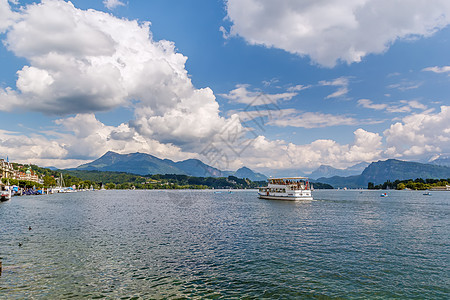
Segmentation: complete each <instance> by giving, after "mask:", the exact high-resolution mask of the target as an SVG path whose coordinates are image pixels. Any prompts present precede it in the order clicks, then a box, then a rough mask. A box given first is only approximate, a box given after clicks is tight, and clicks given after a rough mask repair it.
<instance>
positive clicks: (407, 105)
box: [386, 100, 427, 113]
mask: <svg viewBox="0 0 450 300" xmlns="http://www.w3.org/2000/svg"><path fill="white" fill-rule="evenodd" d="M399 103H400V104H395V105H390V106H388V107H387V108H386V110H387V111H388V112H390V113H404V112H411V111H412V110H413V109H416V110H417V109H418V110H426V109H427V106H426V105H423V104H422V103H420V102H418V101H417V100H409V101H408V100H400V101H399Z"/></svg>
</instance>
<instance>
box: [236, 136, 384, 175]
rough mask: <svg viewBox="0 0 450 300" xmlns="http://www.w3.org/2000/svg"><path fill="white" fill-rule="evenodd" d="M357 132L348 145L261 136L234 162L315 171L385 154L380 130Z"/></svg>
mask: <svg viewBox="0 0 450 300" xmlns="http://www.w3.org/2000/svg"><path fill="white" fill-rule="evenodd" d="M354 135H355V139H354V141H353V143H351V144H344V145H341V144H339V143H337V142H336V141H333V140H324V139H323V140H316V141H314V142H312V143H310V144H305V145H295V144H293V143H288V142H286V141H283V140H274V141H270V140H268V139H267V138H265V137H264V136H258V137H257V138H255V139H254V141H253V143H252V144H251V146H250V147H249V148H248V149H247V150H246V151H244V152H243V153H242V155H241V156H240V157H238V158H236V159H235V160H234V163H235V164H236V166H238V165H239V163H240V164H241V165H242V164H244V163H245V165H250V166H252V167H254V168H257V169H292V166H295V168H296V169H298V170H299V171H300V170H301V171H312V170H314V169H315V168H317V167H318V166H320V165H321V164H327V165H332V166H335V167H343V168H344V167H348V166H351V165H354V164H355V163H359V162H361V161H373V160H376V159H380V158H381V155H382V150H383V148H382V142H381V139H382V138H381V137H380V136H379V135H378V134H377V133H372V132H368V131H365V130H363V129H358V130H356V131H355V132H354Z"/></svg>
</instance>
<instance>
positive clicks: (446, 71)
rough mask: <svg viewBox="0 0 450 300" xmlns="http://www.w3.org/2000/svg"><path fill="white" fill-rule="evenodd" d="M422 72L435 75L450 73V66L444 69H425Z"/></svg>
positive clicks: (436, 67)
mask: <svg viewBox="0 0 450 300" xmlns="http://www.w3.org/2000/svg"><path fill="white" fill-rule="evenodd" d="M422 71H429V72H434V73H449V72H450V66H443V67H438V66H435V67H428V68H425V69H423V70H422Z"/></svg>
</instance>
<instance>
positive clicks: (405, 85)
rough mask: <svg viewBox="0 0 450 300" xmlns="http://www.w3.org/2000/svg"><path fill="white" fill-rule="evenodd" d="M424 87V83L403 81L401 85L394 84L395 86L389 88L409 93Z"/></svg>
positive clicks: (391, 85)
mask: <svg viewBox="0 0 450 300" xmlns="http://www.w3.org/2000/svg"><path fill="white" fill-rule="evenodd" d="M421 85H422V82H419V83H417V82H409V81H405V80H404V81H402V82H400V83H394V84H390V85H388V86H387V87H388V88H390V89H398V90H400V91H402V92H404V91H408V90H414V89H417V88H419V87H420V86H421Z"/></svg>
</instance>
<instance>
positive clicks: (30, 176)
mask: <svg viewBox="0 0 450 300" xmlns="http://www.w3.org/2000/svg"><path fill="white" fill-rule="evenodd" d="M17 177H18V178H17V179H19V180H27V181H32V182H37V183H40V184H43V183H44V181H43V180H42V179H41V178H39V176H38V175H37V174H35V173H34V172H33V171H32V170H31V167H28V169H27V170H26V171H25V173H24V172H19V173H18V176H17Z"/></svg>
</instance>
